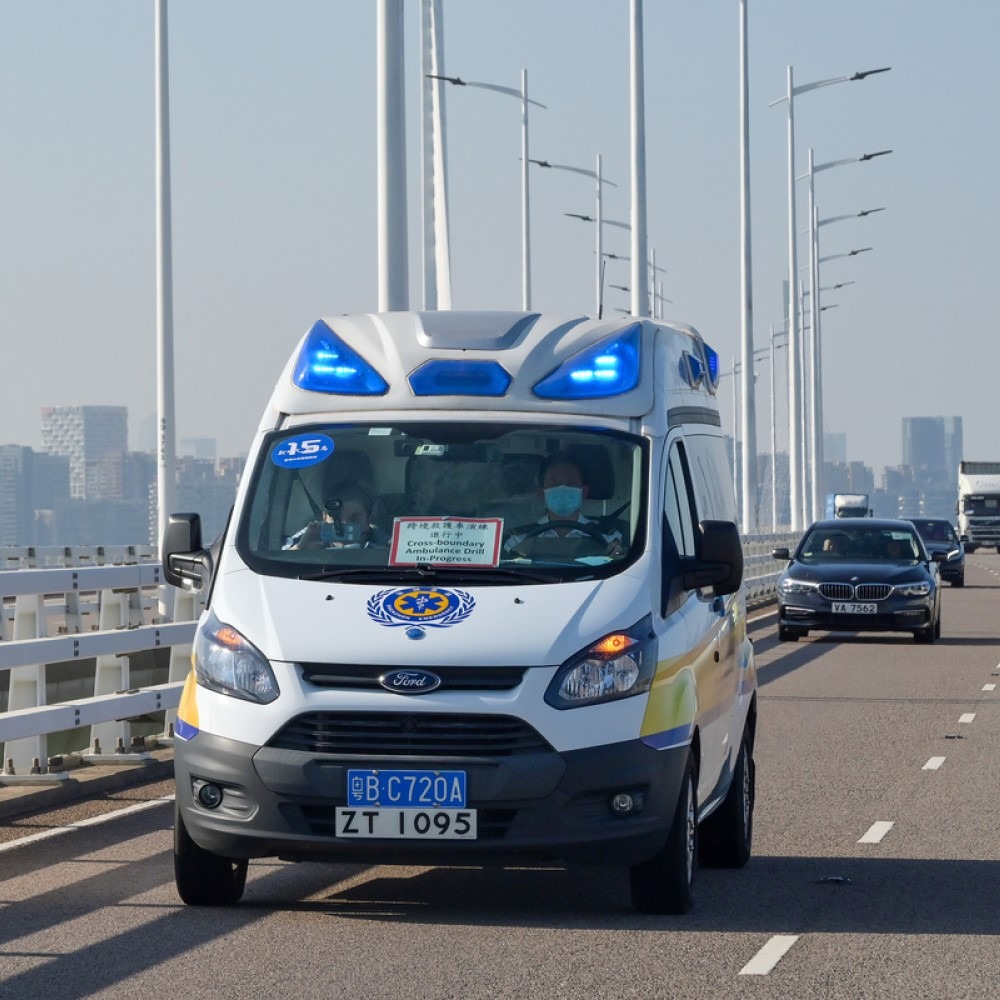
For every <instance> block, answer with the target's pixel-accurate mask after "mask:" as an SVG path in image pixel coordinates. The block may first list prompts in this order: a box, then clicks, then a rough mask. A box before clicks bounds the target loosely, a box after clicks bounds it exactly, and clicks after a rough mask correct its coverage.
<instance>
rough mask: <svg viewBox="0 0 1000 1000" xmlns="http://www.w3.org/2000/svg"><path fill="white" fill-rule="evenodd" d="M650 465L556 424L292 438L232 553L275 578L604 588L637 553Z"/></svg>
mask: <svg viewBox="0 0 1000 1000" xmlns="http://www.w3.org/2000/svg"><path fill="white" fill-rule="evenodd" d="M646 454H647V449H646V447H645V445H644V443H643V441H642V439H641V438H637V437H634V436H632V435H626V434H621V433H617V432H611V431H607V430H600V429H593V428H581V427H572V426H559V425H553V424H513V423H509V422H499V421H498V422H495V423H493V422H490V423H486V422H482V423H459V422H453V423H446V422H420V423H400V424H397V425H388V424H382V423H370V424H351V425H343V424H316V425H311V426H309V427H297V428H295V429H294V430H289V431H282V432H278V433H275V434H272V435H271V436H270V437H269V438H268V439H267V440H266V441H265V443H264V446H263V448H262V450H261V453H260V455H259V458H258V461H257V464H256V468H255V470H254V473H253V479H252V481H251V483H250V486H249V490H250V495H249V497H248V502H247V504H246V505H245V507H244V511H245V513H244V516H243V519H242V522H241V523H240V525H239V529H238V536H237V545H238V548H239V550H240V553H241V555H242V556H243V558H244V559H245V560H246V562H247V563H248V565H250V566H251V568H253V569H254V570H255V571H257V572H259V573H264V574H271V575H277V576H289V577H302V578H315V579H320V578H329V579H336V578H338V577H344V578H346V579H351V578H356V579H357V580H358V581H359V582H361V581H364V580H367V579H371V580H389V579H397V578H402V579H410V578H416V577H418V576H430V577H434V576H438V575H444V576H447V577H448V578H449V579H457V578H463V579H465V578H467V579H468V580H469V582H470V583H472V582H479V583H497V584H503V583H519V582H525V581H527V582H557V581H561V580H572V579H580V578H583V577H594V576H609V575H612V574H613V573H616V572H618V571H620V570H621V569H622V568H623V566H625V565H627V564H628V563H630V562H632V561H633V560H634V559H635V558H636V557H637V556H638V555H639V553H640V552H641V551H642V546H643V544H644V537H645V533H644V523H645V516H646V515H645V500H644V498H645V494H646V492H647V490H646V464H647V463H646V461H645V459H644V456H645V455H646Z"/></svg>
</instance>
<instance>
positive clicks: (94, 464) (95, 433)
mask: <svg viewBox="0 0 1000 1000" xmlns="http://www.w3.org/2000/svg"><path fill="white" fill-rule="evenodd" d="M42 449H43V450H44V451H47V452H48V453H49V454H52V455H65V456H66V457H67V458H69V489H70V496H72V497H75V498H77V499H80V500H102V499H109V498H114V499H121V496H120V492H119V493H118V495H117V496H116V495H115V493H114V489H113V487H112V486H111V485H110V484H109V480H108V476H107V461H106V460H107V459H108V458H109V457H111V456H114V455H121V454H124V453H125V452H126V451H128V409H127V408H126V407H124V406H50V407H46V408H45V409H43V410H42Z"/></svg>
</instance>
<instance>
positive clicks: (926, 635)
mask: <svg viewBox="0 0 1000 1000" xmlns="http://www.w3.org/2000/svg"><path fill="white" fill-rule="evenodd" d="M938 634H939V633H938V625H937V623H934V624H933V625H928V626H927V628H922V629H918V630H917V631H916V632H914V633H913V639H914V641H915V642H921V643H924V644H926V645H928V646H929V645H930V644H931V643H932V642H934V640H935V639H936V638H937V637H938Z"/></svg>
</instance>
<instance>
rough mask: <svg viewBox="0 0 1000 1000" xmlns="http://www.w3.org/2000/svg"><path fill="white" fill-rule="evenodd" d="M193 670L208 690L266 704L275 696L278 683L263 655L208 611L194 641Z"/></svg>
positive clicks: (276, 695)
mask: <svg viewBox="0 0 1000 1000" xmlns="http://www.w3.org/2000/svg"><path fill="white" fill-rule="evenodd" d="M194 672H195V676H196V677H197V678H198V683H199V684H201V685H202V686H203V687H207V688H208V689H209V690H211V691H218V693H219V694H224V695H228V696H229V697H230V698H242V699H243V700H244V701H255V702H257V703H258V704H260V705H266V704H268V703H269V702H272V701H274V699H275V698H277V697H278V694H279V692H278V682H277V681H276V680H275V677H274V672H273V671H272V670H271V664H270V663H268V661H267V659H266V657H265V656H264V655H263V654H262V653H261V652H260V650H258V649H257V647H256V646H254V645H253V644H252V643H250V642H249V641H247V639H245V638H244V637H243V636H242V635H240V633H239V632H237V631H236V629H234V628H233V627H232V626H231V625H225V624H223V623H222V622H220V621H219V619H218V618H217V617H216V616H215V613H214V612H210V613H209V615H208V617H207V618H206V619H205V623H204V625H202V626H201V627H200V628H199V629H198V634H197V636H196V637H195V642H194Z"/></svg>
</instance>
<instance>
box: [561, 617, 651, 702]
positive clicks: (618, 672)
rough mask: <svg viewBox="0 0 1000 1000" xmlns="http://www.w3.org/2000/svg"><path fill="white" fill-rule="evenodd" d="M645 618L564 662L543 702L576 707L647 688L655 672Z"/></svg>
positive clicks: (648, 620) (636, 692)
mask: <svg viewBox="0 0 1000 1000" xmlns="http://www.w3.org/2000/svg"><path fill="white" fill-rule="evenodd" d="M650 628H651V622H650V619H648V618H645V619H643V621H641V622H639V624H638V625H635V626H634V627H633V628H630V629H627V630H626V631H623V632H612V633H611V634H609V635H606V636H604V638H603V639H600V640H598V641H597V642H595V643H594V644H593V645H592V646H589V647H588V648H587V649H585V650H583V652H581V653H578V654H577V655H576V656H574V657H573V658H572V659H571V660H568V661H567V662H566V663H564V664H563V665H562V666H561V667H560V668H559V671H558V672H557V673H556V675H555V677H553V678H552V683H551V684H549V689H548V690H547V691H546V692H545V701H546V704H549V705H551V706H552V707H553V708H560V709H562V708H579V707H581V706H582V705H594V704H597V703H600V702H606V701H617V700H618V699H619V698H631V697H632V696H633V695H637V694H642V693H643V692H644V691H648V690H649V686H650V684H652V682H653V674H654V673H655V671H656V656H655V649H656V641H655V637H654V636H652V635H651V634H650Z"/></svg>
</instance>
